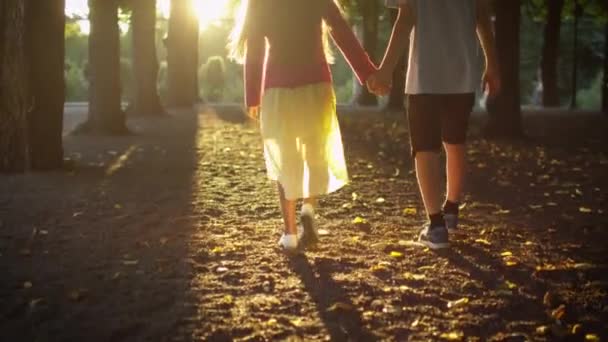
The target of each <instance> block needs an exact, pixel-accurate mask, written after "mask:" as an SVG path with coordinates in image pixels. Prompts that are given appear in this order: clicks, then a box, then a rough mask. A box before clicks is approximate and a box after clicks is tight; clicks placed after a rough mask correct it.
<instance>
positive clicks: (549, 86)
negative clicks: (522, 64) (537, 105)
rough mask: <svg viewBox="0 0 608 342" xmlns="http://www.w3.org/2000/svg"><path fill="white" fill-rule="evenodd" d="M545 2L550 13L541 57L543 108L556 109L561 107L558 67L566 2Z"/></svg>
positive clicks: (554, 0) (560, 0) (558, 0)
mask: <svg viewBox="0 0 608 342" xmlns="http://www.w3.org/2000/svg"><path fill="white" fill-rule="evenodd" d="M545 1H546V5H547V8H548V13H547V23H546V25H545V33H544V42H543V50H542V57H541V78H542V85H543V99H542V101H543V106H545V107H556V106H559V91H558V86H557V83H558V82H557V80H558V78H557V65H558V58H559V41H560V31H561V22H562V20H561V16H562V10H563V8H564V0H545Z"/></svg>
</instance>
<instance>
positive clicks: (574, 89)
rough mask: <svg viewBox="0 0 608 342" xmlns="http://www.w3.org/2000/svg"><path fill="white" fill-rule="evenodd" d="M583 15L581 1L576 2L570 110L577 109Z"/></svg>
mask: <svg viewBox="0 0 608 342" xmlns="http://www.w3.org/2000/svg"><path fill="white" fill-rule="evenodd" d="M582 15H583V5H582V4H581V3H580V0H574V32H573V36H574V37H573V39H574V42H573V43H574V48H573V49H572V89H571V92H572V93H571V95H570V109H575V108H576V107H577V98H576V97H577V92H578V85H577V83H578V22H579V19H580V17H581V16H582Z"/></svg>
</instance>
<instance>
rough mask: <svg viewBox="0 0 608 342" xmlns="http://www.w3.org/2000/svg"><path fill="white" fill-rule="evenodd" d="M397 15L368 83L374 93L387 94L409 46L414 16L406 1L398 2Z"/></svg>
mask: <svg viewBox="0 0 608 342" xmlns="http://www.w3.org/2000/svg"><path fill="white" fill-rule="evenodd" d="M398 9H399V14H398V15H397V20H396V21H395V24H394V26H393V32H392V34H391V38H390V40H389V43H388V47H387V49H386V53H385V55H384V59H383V60H382V65H381V66H380V70H379V71H378V73H376V74H375V75H374V76H373V77H372V78H371V79H370V80H369V82H368V87H369V88H370V90H371V91H372V92H374V93H377V94H379V95H384V94H386V93H388V91H389V89H390V86H391V82H392V79H393V72H394V70H395V68H396V67H397V64H399V60H400V59H401V58H403V53H404V52H405V49H406V48H407V46H408V44H409V39H408V37H409V35H410V33H411V31H412V28H413V27H414V23H415V16H414V11H412V7H411V6H410V5H408V4H407V2H406V1H402V0H401V1H399V5H398Z"/></svg>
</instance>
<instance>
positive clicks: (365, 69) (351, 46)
mask: <svg viewBox="0 0 608 342" xmlns="http://www.w3.org/2000/svg"><path fill="white" fill-rule="evenodd" d="M328 2H329V5H328V8H327V10H326V12H325V16H324V17H323V19H324V20H325V23H326V24H327V25H328V26H329V27H330V29H331V30H330V34H331V37H332V38H333V40H334V42H335V43H336V45H337V46H338V48H339V49H340V51H341V52H342V55H344V57H345V58H346V60H347V62H348V64H349V65H350V67H351V68H352V69H353V71H354V72H355V75H356V76H357V80H358V81H359V83H361V84H365V82H366V81H367V79H368V78H369V77H370V76H371V75H372V74H373V73H375V72H376V67H375V65H374V63H372V61H371V59H370V58H369V55H368V54H367V53H366V52H365V50H363V47H361V44H360V43H359V41H358V40H357V37H356V36H355V34H354V33H353V31H352V30H351V28H350V27H349V26H348V23H347V22H346V20H345V19H344V17H343V16H342V13H341V12H340V9H339V8H338V6H337V5H336V4H335V3H334V0H329V1H328Z"/></svg>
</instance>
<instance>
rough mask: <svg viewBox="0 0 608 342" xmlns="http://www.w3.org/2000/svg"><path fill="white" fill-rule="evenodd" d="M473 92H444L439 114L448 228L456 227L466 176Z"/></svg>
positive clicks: (444, 209)
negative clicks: (440, 117) (445, 175)
mask: <svg viewBox="0 0 608 342" xmlns="http://www.w3.org/2000/svg"><path fill="white" fill-rule="evenodd" d="M474 101H475V94H451V95H446V98H445V102H444V103H445V105H446V106H447V107H446V111H444V112H443V113H442V120H441V121H442V129H441V134H442V140H443V146H444V148H445V152H446V159H447V163H446V174H447V186H446V188H447V196H446V201H445V204H444V206H443V212H444V217H445V220H446V225H447V227H448V228H449V229H454V228H456V227H457V226H458V206H459V204H460V200H461V196H462V191H463V188H464V179H465V175H466V146H465V142H466V135H467V130H468V125H469V117H470V116H471V110H472V109H473V104H474Z"/></svg>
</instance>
